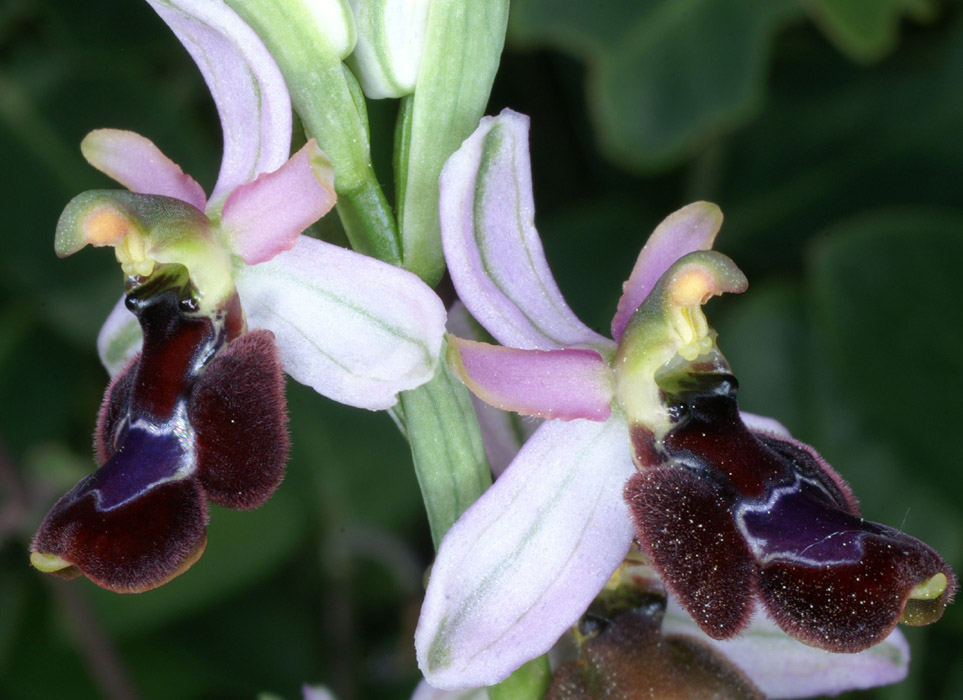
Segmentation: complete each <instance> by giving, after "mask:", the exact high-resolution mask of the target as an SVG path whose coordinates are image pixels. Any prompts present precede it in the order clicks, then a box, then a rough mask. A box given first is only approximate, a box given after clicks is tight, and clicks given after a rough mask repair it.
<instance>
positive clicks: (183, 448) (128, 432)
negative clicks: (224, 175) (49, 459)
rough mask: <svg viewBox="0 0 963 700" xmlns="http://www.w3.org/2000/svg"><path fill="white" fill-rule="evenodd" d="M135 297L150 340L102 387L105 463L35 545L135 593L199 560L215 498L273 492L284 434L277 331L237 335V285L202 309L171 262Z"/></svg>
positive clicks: (131, 299) (99, 446)
mask: <svg viewBox="0 0 963 700" xmlns="http://www.w3.org/2000/svg"><path fill="white" fill-rule="evenodd" d="M127 306H128V308H130V310H131V311H132V312H133V313H134V314H135V315H136V316H137V318H138V321H139V322H140V325H141V328H142V330H143V333H144V345H143V351H142V353H141V354H140V355H139V356H138V357H137V358H135V359H134V360H133V361H132V362H131V364H130V366H128V367H127V368H126V369H125V370H124V371H123V372H121V373H120V374H119V375H118V376H117V378H116V379H115V380H114V382H113V383H112V384H111V386H110V387H108V389H107V392H106V395H105V397H104V403H103V405H102V407H101V412H100V416H99V419H98V424H97V432H96V435H95V453H96V457H97V461H98V463H100V464H102V465H103V466H101V467H100V468H99V469H98V470H97V471H96V472H94V473H92V474H90V475H88V476H87V477H85V478H84V479H82V480H81V481H80V482H79V483H78V484H77V485H76V486H75V487H74V488H73V489H72V490H71V491H70V492H69V493H67V494H66V495H65V496H64V497H63V498H61V499H60V500H59V501H58V502H57V503H56V504H55V505H54V507H53V508H52V509H51V511H50V513H48V515H47V517H46V518H45V519H44V521H43V523H42V524H41V526H40V529H39V530H38V532H37V535H36V536H35V538H34V541H33V544H32V546H31V551H32V552H34V553H35V554H34V556H35V557H39V561H40V563H41V565H39V566H38V568H41V569H42V570H45V571H48V572H49V573H53V574H55V575H59V576H62V577H65V578H71V577H73V576H76V575H78V574H80V573H83V574H84V575H86V576H87V577H88V578H90V579H91V580H92V581H94V582H95V583H97V584H98V585H100V586H103V587H104V588H108V589H111V590H115V591H119V592H137V591H143V590H148V589H150V588H154V587H156V586H159V585H161V584H163V583H165V582H166V581H168V580H170V579H171V578H173V577H174V576H176V575H178V574H179V573H182V572H183V571H185V570H186V569H187V568H188V567H189V566H190V565H191V564H193V563H194V561H196V560H197V558H198V557H199V556H200V554H201V553H202V552H203V549H204V546H205V543H206V534H205V528H206V525H207V520H208V512H207V505H206V503H207V501H208V500H211V501H213V502H215V503H217V504H219V505H224V506H227V507H232V508H253V507H256V506H258V505H260V504H262V503H263V502H264V501H265V500H267V498H268V497H269V496H270V495H271V494H272V493H273V492H274V490H275V488H277V486H278V484H279V483H280V481H281V479H282V477H283V474H284V463H285V461H286V459H287V452H288V437H287V430H286V424H287V414H286V408H285V400H284V380H283V375H282V372H281V365H280V361H279V359H278V354H277V348H276V347H275V345H274V339H273V335H272V334H271V333H270V332H268V331H254V332H252V333H246V334H241V329H242V328H243V315H241V309H240V305H239V304H238V303H237V299H236V296H235V298H234V299H232V300H231V301H230V302H229V303H228V304H227V306H226V307H225V308H224V309H223V310H221V311H220V312H218V313H217V314H215V315H214V317H210V316H206V315H203V314H200V313H199V312H198V311H197V306H198V305H197V299H196V295H195V293H194V290H193V286H192V285H191V282H190V279H189V278H188V275H187V271H186V269H185V268H183V267H182V266H179V265H165V266H159V267H158V269H157V270H156V271H155V273H154V274H152V275H151V277H150V278H148V279H146V280H138V284H136V285H134V288H133V289H132V290H131V291H130V292H129V293H128V296H127ZM49 561H53V562H54V564H53V565H52V566H47V565H43V564H45V562H49ZM58 562H62V564H61V563H58ZM35 563H37V562H35ZM57 567H59V568H57Z"/></svg>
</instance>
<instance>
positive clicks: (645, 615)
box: [545, 603, 764, 700]
mask: <svg viewBox="0 0 963 700" xmlns="http://www.w3.org/2000/svg"><path fill="white" fill-rule="evenodd" d="M662 605H664V603H663V604H662ZM650 608H654V610H653V609H650ZM661 620H662V608H661V607H658V604H657V603H653V604H652V606H649V607H643V608H639V609H632V610H626V611H623V612H621V613H619V614H618V615H616V616H614V617H613V618H612V619H611V620H609V621H606V627H605V629H604V630H602V632H601V633H599V634H598V636H597V637H595V638H593V639H589V640H588V641H586V642H585V643H584V644H583V645H582V648H581V650H580V653H579V660H578V661H577V662H567V663H565V664H563V665H562V666H560V667H559V668H558V670H557V671H556V672H555V674H554V676H553V677H552V683H551V685H550V686H549V689H548V692H547V694H546V696H545V697H546V700H590V699H591V700H596V699H598V700H603V699H605V700H609V699H611V700H616V699H618V700H692V699H694V698H698V699H699V700H762V698H763V697H764V696H763V695H762V693H761V692H760V691H759V690H758V689H757V688H755V686H753V684H752V683H751V682H750V681H749V680H747V679H746V678H745V676H743V675H742V673H741V672H740V671H738V670H737V669H736V668H735V667H734V666H732V665H731V664H729V662H728V661H726V659H725V658H724V657H722V656H721V655H719V654H718V653H717V652H715V651H714V650H712V649H711V648H710V647H709V646H708V645H706V644H704V643H702V642H699V641H697V640H695V639H693V638H691V637H684V636H675V635H673V636H663V635H662V633H661Z"/></svg>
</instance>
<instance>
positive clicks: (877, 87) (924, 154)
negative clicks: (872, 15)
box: [700, 12, 963, 279]
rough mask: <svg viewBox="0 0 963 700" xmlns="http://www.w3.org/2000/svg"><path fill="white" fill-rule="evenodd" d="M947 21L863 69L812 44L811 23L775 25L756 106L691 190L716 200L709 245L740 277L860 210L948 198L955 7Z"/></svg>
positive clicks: (958, 26) (954, 128)
mask: <svg viewBox="0 0 963 700" xmlns="http://www.w3.org/2000/svg"><path fill="white" fill-rule="evenodd" d="M948 15H949V13H948ZM947 20H948V21H946V22H942V23H940V24H938V25H933V26H932V27H931V28H928V29H927V30H926V31H925V32H919V33H917V34H914V35H913V36H911V37H907V38H906V39H905V40H904V41H903V45H902V46H901V48H900V51H899V54H898V58H899V60H896V59H895V57H894V60H891V61H885V62H883V63H881V64H879V65H877V66H872V67H868V68H867V67H863V66H857V65H854V64H852V62H850V61H848V60H846V59H845V58H843V57H841V56H839V55H838V53H837V52H835V51H831V50H828V51H827V50H819V47H820V46H821V45H824V42H822V39H821V37H819V36H818V35H817V34H816V33H815V32H814V31H812V29H811V28H808V27H800V28H798V29H795V30H792V31H791V32H789V33H787V35H786V37H785V41H784V43H783V44H782V51H781V52H780V54H779V56H778V57H777V59H776V60H775V61H774V64H773V74H772V85H773V87H772V91H771V95H770V99H769V102H768V104H767V107H766V110H765V113H764V115H762V116H761V117H760V118H759V119H758V120H756V121H755V122H753V124H752V125H751V126H747V127H745V128H744V129H742V130H740V131H739V132H737V133H736V134H735V135H734V136H733V137H732V138H731V139H728V140H727V141H726V142H725V143H724V145H723V146H722V148H723V150H724V155H723V164H722V166H721V167H720V172H719V174H718V184H717V185H716V187H714V188H713V189H712V190H710V191H708V192H706V191H703V192H701V193H700V196H702V197H708V198H710V199H713V200H714V201H716V202H718V203H719V204H720V205H721V206H722V208H723V211H724V212H725V214H726V223H725V226H724V228H723V231H722V234H721V235H720V244H721V245H722V246H723V248H724V249H725V250H726V251H727V252H730V253H732V254H733V255H735V259H736V260H737V262H738V263H739V265H740V266H741V267H742V268H743V270H745V271H746V273H747V274H749V277H750V279H754V278H755V274H754V273H755V271H756V270H757V269H762V268H765V269H767V270H772V269H774V268H778V267H780V266H786V265H798V261H799V259H800V257H801V254H802V249H803V247H804V246H805V245H806V243H807V241H808V240H809V239H810V238H811V237H812V236H813V234H814V233H815V232H816V231H819V230H821V229H823V228H825V227H827V226H829V225H831V224H833V223H835V222H837V221H839V220H842V219H845V218H847V217H850V216H854V215H856V214H858V213H859V212H862V211H865V210H867V209H871V208H873V207H881V206H900V205H919V204H928V205H936V206H958V205H959V202H960V187H959V184H958V183H959V182H960V179H961V178H963V139H961V138H960V137H959V134H960V129H961V125H963V90H959V89H958V86H959V85H961V84H963V14H961V13H959V12H957V13H956V14H954V15H951V16H948V17H947ZM816 76H819V77H818V78H816Z"/></svg>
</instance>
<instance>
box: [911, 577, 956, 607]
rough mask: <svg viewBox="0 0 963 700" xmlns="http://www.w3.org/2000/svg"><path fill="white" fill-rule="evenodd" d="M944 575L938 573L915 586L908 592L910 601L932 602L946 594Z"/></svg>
mask: <svg viewBox="0 0 963 700" xmlns="http://www.w3.org/2000/svg"><path fill="white" fill-rule="evenodd" d="M946 585H947V580H946V574H943V573H939V574H936V575H935V576H933V577H932V578H928V579H926V580H925V581H923V583H920V584H917V585H916V586H914V587H913V590H911V591H910V594H909V598H910V600H934V599H935V598H939V597H940V596H941V595H943V593H945V592H946Z"/></svg>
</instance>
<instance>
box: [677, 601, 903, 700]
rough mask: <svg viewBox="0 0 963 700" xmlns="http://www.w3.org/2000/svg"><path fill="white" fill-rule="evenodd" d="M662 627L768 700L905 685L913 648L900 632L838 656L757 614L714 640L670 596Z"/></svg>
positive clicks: (894, 632)
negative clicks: (713, 654)
mask: <svg viewBox="0 0 963 700" xmlns="http://www.w3.org/2000/svg"><path fill="white" fill-rule="evenodd" d="M662 627H663V630H664V632H665V634H679V635H686V636H690V637H694V638H696V639H699V640H701V641H703V642H705V643H707V644H710V645H711V646H712V647H713V648H715V649H716V650H718V651H719V652H720V653H722V654H723V655H724V656H725V657H726V658H728V659H729V660H730V661H731V662H732V663H733V664H735V665H736V666H737V667H739V668H740V669H741V670H742V672H743V673H745V674H746V676H748V677H749V678H750V679H751V680H752V681H753V683H755V684H756V685H757V686H758V687H759V689H760V690H762V692H763V693H765V695H766V697H770V698H787V699H788V698H809V697H814V696H822V695H838V694H839V693H843V692H846V691H850V690H862V689H865V688H874V687H876V686H881V685H888V684H890V683H896V682H898V681H901V680H903V679H904V678H906V674H907V672H908V670H909V659H910V650H909V645H908V644H907V643H906V638H905V637H904V636H903V634H902V633H901V632H900V631H899V630H893V632H892V633H891V634H890V635H889V636H888V637H887V638H886V639H885V640H884V641H882V642H881V643H880V644H877V645H876V646H872V647H870V648H869V649H865V650H864V651H861V652H859V653H856V654H834V653H832V652H828V651H824V650H823V649H817V648H815V647H812V646H809V645H808V644H803V643H802V642H800V641H799V640H797V639H793V638H792V637H790V636H789V635H788V634H786V633H785V632H783V631H782V630H780V629H779V627H778V626H776V624H775V623H774V622H773V621H772V620H771V619H770V618H768V617H767V616H766V615H765V614H764V613H763V612H762V610H760V609H757V610H756V613H755V615H754V616H753V617H752V621H751V622H750V624H749V627H747V628H746V629H745V630H744V631H743V633H742V634H741V635H739V636H738V637H735V638H733V639H726V640H716V639H712V638H711V637H709V636H707V635H706V634H705V633H704V632H703V631H702V630H701V629H699V627H698V626H697V625H696V623H695V622H694V621H693V620H692V618H691V617H689V616H688V615H687V614H686V613H685V612H684V611H683V610H682V609H681V608H680V607H679V605H678V603H676V602H675V601H674V599H673V598H672V597H671V596H670V598H669V605H668V608H667V609H666V614H665V618H664V620H663V623H662Z"/></svg>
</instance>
